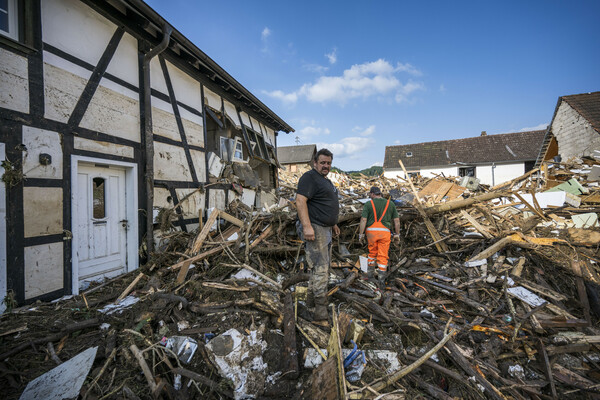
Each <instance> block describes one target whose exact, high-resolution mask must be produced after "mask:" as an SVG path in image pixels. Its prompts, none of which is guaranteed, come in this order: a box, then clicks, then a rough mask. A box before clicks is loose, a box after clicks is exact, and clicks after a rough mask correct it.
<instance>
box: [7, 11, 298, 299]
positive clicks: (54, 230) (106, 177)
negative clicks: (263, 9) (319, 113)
mask: <svg viewBox="0 0 600 400" xmlns="http://www.w3.org/2000/svg"><path fill="white" fill-rule="evenodd" d="M4 4H6V5H7V7H6V9H0V14H1V15H0V17H1V18H0V160H1V161H4V163H3V168H4V170H1V171H0V172H1V173H2V177H3V179H2V181H0V299H2V298H4V296H5V295H6V294H7V292H8V291H12V293H14V295H15V298H16V300H17V302H18V303H20V304H22V303H27V302H32V301H35V300H36V299H42V300H44V299H51V298H56V297H59V296H62V295H64V294H70V293H77V292H78V290H79V288H80V287H84V286H85V285H86V284H87V283H88V282H89V281H91V280H96V279H100V278H104V277H111V276H115V275H118V274H121V273H124V272H127V271H131V270H133V269H135V268H137V267H138V265H139V256H138V248H139V246H140V244H141V243H142V238H143V237H144V236H146V237H147V241H146V245H147V246H148V247H149V248H152V246H153V237H154V236H153V213H154V210H155V208H156V207H163V206H171V207H172V206H174V205H176V204H178V202H179V199H181V198H182V197H183V196H185V195H187V194H189V193H191V192H194V191H195V193H194V194H193V196H192V197H191V198H190V199H188V201H186V203H184V205H183V207H179V208H177V212H178V218H179V219H178V221H177V224H178V226H179V227H180V229H183V230H186V229H191V228H193V227H194V226H196V225H197V224H198V215H199V210H200V211H202V210H206V209H208V208H211V207H217V208H224V207H225V206H226V205H227V204H228V202H230V201H232V200H233V199H235V198H236V196H239V195H238V194H236V192H235V191H233V190H232V186H231V184H227V183H219V182H216V180H217V177H214V176H213V177H211V176H210V173H209V171H211V170H212V169H211V166H212V164H209V161H210V160H213V161H214V160H216V157H215V156H214V155H216V156H218V157H219V158H220V159H225V161H227V162H231V163H232V164H233V165H234V170H235V167H237V168H238V169H239V170H240V171H250V172H251V173H252V174H254V175H255V177H256V178H257V179H255V180H254V182H253V184H252V185H251V186H252V187H251V188H246V189H245V190H244V200H245V201H246V202H248V201H249V202H253V201H254V200H253V199H254V197H255V196H256V197H260V195H261V194H263V193H269V192H271V191H273V190H274V189H275V187H276V185H277V160H276V145H277V134H278V132H279V131H283V132H290V131H293V129H292V128H291V127H290V126H289V125H288V124H287V123H285V122H284V121H283V120H282V119H281V118H280V117H278V116H277V115H276V114H275V113H274V112H273V111H272V110H270V109H269V108H268V107H267V106H265V105H264V104H263V103H262V102H261V101H260V100H259V99H258V98H256V97H255V96H254V95H253V94H252V93H250V92H249V91H248V90H247V89H246V88H244V87H243V86H242V85H241V84H240V83H239V82H238V81H236V80H235V79H234V78H233V77H231V76H230V75H229V74H228V73H227V72H226V71H225V70H223V69H222V68H221V67H220V66H219V65H217V64H216V63H215V62H214V61H213V60H212V59H210V58H209V57H208V56H207V55H206V54H204V53H203V52H202V51H201V50H200V49H198V48H197V47H196V46H195V45H194V44H193V43H191V42H190V41H189V40H188V39H187V38H186V37H185V36H183V35H182V34H181V33H179V32H178V31H177V30H176V29H174V28H173V27H172V26H170V24H169V23H168V22H167V21H165V20H164V19H163V18H162V17H161V16H160V15H158V14H157V13H156V12H154V11H153V10H152V9H151V8H150V7H148V6H147V5H146V4H145V3H144V2H143V1H141V0H83V1H79V0H41V1H40V0H20V1H18V0H6V1H5V2H4ZM198 18H201V16H198ZM223 29H227V25H226V24H224V25H223ZM215 39H218V36H215V37H214V38H208V40H215ZM243 62H244V63H247V62H248V60H243ZM213 153H214V155H212V156H211V154H213ZM217 161H218V160H217ZM211 181H214V184H212V185H210V186H208V187H206V188H205V189H204V190H199V191H196V189H198V188H204V186H205V185H206V184H207V183H208V182H211ZM242 183H243V182H242Z"/></svg>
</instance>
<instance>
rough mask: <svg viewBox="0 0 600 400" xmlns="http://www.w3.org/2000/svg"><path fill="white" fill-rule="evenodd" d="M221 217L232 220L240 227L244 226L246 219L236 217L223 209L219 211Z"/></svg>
mask: <svg viewBox="0 0 600 400" xmlns="http://www.w3.org/2000/svg"><path fill="white" fill-rule="evenodd" d="M219 218H223V219H224V220H225V221H227V222H231V223H232V224H234V225H237V226H239V227H240V228H243V227H244V221H242V220H241V219H238V218H236V217H234V216H233V215H231V214H228V213H226V212H225V211H222V210H220V211H219Z"/></svg>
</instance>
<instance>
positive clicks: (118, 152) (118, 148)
mask: <svg viewBox="0 0 600 400" xmlns="http://www.w3.org/2000/svg"><path fill="white" fill-rule="evenodd" d="M74 147H75V148H76V149H77V150H86V151H93V152H95V153H103V154H112V155H115V156H121V157H129V158H133V156H134V152H133V147H130V146H124V145H121V144H115V143H109V142H100V141H97V140H90V139H84V138H81V137H78V136H75V142H74Z"/></svg>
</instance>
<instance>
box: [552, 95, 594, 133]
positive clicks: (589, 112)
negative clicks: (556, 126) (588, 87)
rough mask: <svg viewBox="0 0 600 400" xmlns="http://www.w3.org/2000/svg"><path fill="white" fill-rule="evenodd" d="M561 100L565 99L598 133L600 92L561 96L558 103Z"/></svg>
mask: <svg viewBox="0 0 600 400" xmlns="http://www.w3.org/2000/svg"><path fill="white" fill-rule="evenodd" d="M561 100H563V101H566V102H567V103H568V104H569V105H570V106H571V107H573V109H575V111H577V112H578V113H579V114H580V115H581V116H582V117H583V118H585V119H586V120H587V121H588V122H589V123H590V124H591V125H592V128H594V129H595V130H596V132H598V133H600V92H592V93H582V94H572V95H569V96H562V97H560V98H559V99H558V104H559V105H560V102H561ZM555 115H556V113H555Z"/></svg>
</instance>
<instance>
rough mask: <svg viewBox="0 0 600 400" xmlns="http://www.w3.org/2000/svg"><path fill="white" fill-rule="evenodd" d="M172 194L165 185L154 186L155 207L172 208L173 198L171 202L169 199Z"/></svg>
mask: <svg viewBox="0 0 600 400" xmlns="http://www.w3.org/2000/svg"><path fill="white" fill-rule="evenodd" d="M170 196H171V192H169V190H168V189H165V188H163V187H155V188H154V207H158V208H170V207H173V202H172V201H173V200H171V202H169V201H168V200H167V199H168V198H169V197H170Z"/></svg>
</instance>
